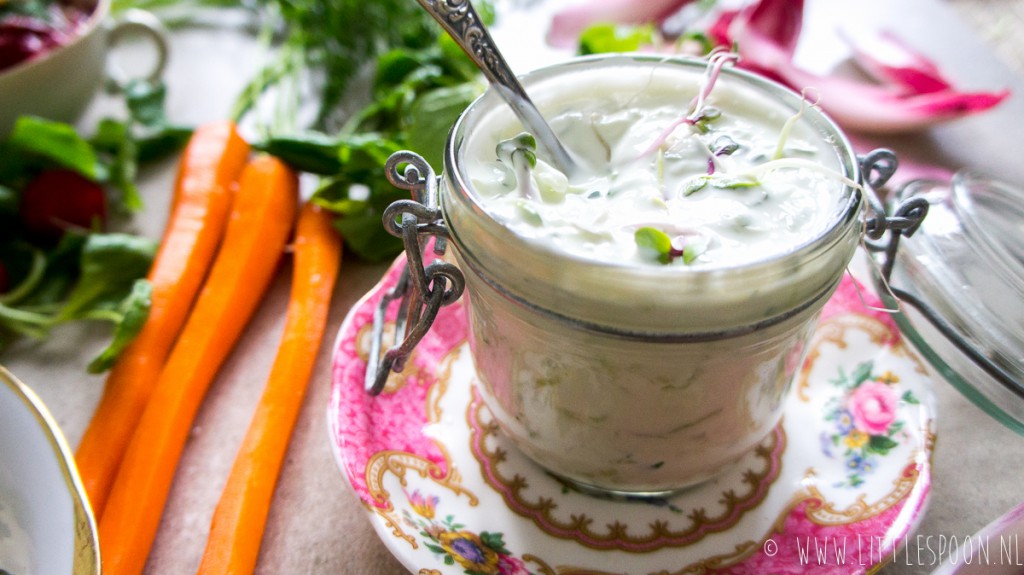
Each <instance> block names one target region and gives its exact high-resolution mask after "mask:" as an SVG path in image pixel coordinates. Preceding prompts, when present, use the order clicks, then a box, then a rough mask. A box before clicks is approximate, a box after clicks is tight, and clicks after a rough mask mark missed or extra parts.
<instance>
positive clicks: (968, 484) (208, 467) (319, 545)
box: [5, 0, 1024, 575]
mask: <svg viewBox="0 0 1024 575" xmlns="http://www.w3.org/2000/svg"><path fill="white" fill-rule="evenodd" d="M858 4H863V5H865V6H866V8H865V11H870V10H874V11H875V12H874V13H875V15H876V16H875V17H876V18H877V19H879V20H880V21H881V22H882V23H883V24H885V25H886V26H887V27H890V28H892V29H894V30H897V31H899V32H900V33H901V34H902V35H904V36H905V37H906V38H907V39H908V40H910V41H912V42H913V43H914V44H915V45H917V46H919V47H921V48H922V49H923V50H924V51H925V52H926V53H928V54H929V55H931V56H932V57H934V58H935V59H936V60H938V61H940V62H942V63H943V65H944V67H945V68H947V70H948V71H949V72H950V74H951V75H952V76H953V77H954V78H955V79H957V80H958V81H963V82H964V83H965V84H967V85H969V86H971V87H978V88H981V87H984V88H999V87H1004V86H1010V87H1012V88H1013V89H1014V91H1015V95H1014V96H1013V98H1012V99H1011V100H1010V101H1008V102H1007V103H1006V105H1004V106H1002V107H1001V108H1000V109H999V110H997V111H994V112H993V113H991V114H986V115H982V116H978V117H976V118H970V119H967V120H963V121H960V122H956V123H953V124H950V125H946V126H942V127H937V128H935V129H934V130H932V131H930V132H928V133H926V134H922V135H917V136H913V137H900V138H893V139H890V140H887V141H885V142H883V143H886V144H887V145H892V146H893V147H896V148H897V149H898V151H900V153H901V154H904V155H905V156H908V157H913V158H920V159H925V160H928V161H931V162H935V163H940V164H945V165H947V166H949V167H951V168H957V167H960V166H968V165H969V166H975V167H982V168H985V169H987V170H989V171H992V172H993V173H995V174H997V175H999V176H1001V177H1004V178H1007V179H1011V180H1015V181H1022V182H1024V162H1021V161H1020V159H1019V148H1018V147H1017V143H1018V142H1019V139H1020V137H1021V136H1022V135H1024V131H1022V128H1024V105H1022V103H1021V95H1022V94H1024V83H1022V81H1021V78H1022V77H1024V72H1022V70H1024V42H1022V35H1021V34H1020V32H1019V30H1020V29H1021V23H1022V14H1024V8H1022V7H1024V2H1022V1H1020V0H948V2H946V3H943V2H940V1H939V0H904V1H902V2H884V1H881V0H875V1H872V2H864V3H858ZM211 54H212V55H215V57H212V56H211ZM251 54H253V46H252V45H251V44H249V43H248V42H246V41H244V40H243V39H241V38H240V37H237V36H235V35H233V34H232V33H229V32H227V33H218V34H211V33H210V32H208V31H199V32H191V33H177V34H176V35H175V37H174V43H173V48H172V59H171V67H170V69H169V72H168V73H169V77H170V102H169V107H170V114H171V117H172V118H175V119H176V120H178V121H181V122H185V123H189V122H199V121H205V120H210V119H214V118H219V117H223V116H225V115H226V114H227V113H228V110H229V105H230V95H231V94H234V93H237V91H238V88H239V86H240V83H241V81H242V80H244V79H245V78H246V77H247V73H246V72H247V70H245V69H244V68H245V67H247V66H251V65H252V59H251V58H250V55H251ZM996 55H997V56H996ZM240 63H243V64H240ZM240 68H243V69H240ZM106 105H107V104H106V103H104V102H102V101H101V102H98V103H97V105H96V106H95V107H94V109H93V110H92V114H93V117H94V118H95V117H96V116H98V115H99V114H101V113H102V112H103V111H104V110H105V109H106V108H105V106H106ZM87 121H88V120H87ZM173 175H174V165H173V163H170V162H169V163H167V164H165V165H163V166H158V167H156V168H152V169H150V170H148V171H147V172H146V173H145V174H143V178H144V181H143V187H144V191H145V194H146V197H147V202H148V205H149V206H150V209H147V210H146V212H144V213H143V214H142V215H141V216H140V217H139V218H137V219H136V223H135V226H136V227H137V228H138V229H139V230H140V231H142V232H143V233H146V234H148V235H150V236H152V237H154V238H155V237H158V236H159V234H160V231H161V230H162V229H163V223H164V219H165V217H166V214H165V212H164V211H163V210H162V209H161V206H164V205H167V201H168V197H169V195H168V193H169V190H170V187H171V185H172V182H173ZM383 269H384V268H383V266H380V265H366V264H359V263H356V262H349V261H346V262H345V263H344V264H343V272H342V276H341V281H340V285H339V286H338V288H337V292H336V296H337V298H336V301H335V304H334V308H333V311H332V315H331V318H330V326H329V328H328V337H327V341H325V342H324V345H323V348H322V350H321V357H320V360H319V362H318V364H317V367H316V371H315V373H314V378H313V381H312V382H311V385H310V388H309V393H308V395H307V398H306V404H305V407H304V409H303V411H302V413H301V415H300V420H299V423H298V427H297V429H296V432H295V437H294V438H293V441H292V445H291V449H290V451H289V453H288V456H287V461H286V464H285V467H284V470H283V473H282V478H281V482H280V484H279V487H278V489H277V493H276V498H275V501H274V504H273V507H272V509H271V511H270V521H269V524H268V528H267V533H266V538H265V540H264V545H263V549H262V555H261V560H260V564H259V568H258V569H257V572H258V573H262V574H282V573H294V574H328V573H329V574H339V573H342V574H348V573H351V574H360V575H398V574H401V573H404V572H405V570H404V569H403V568H402V567H401V565H400V564H399V563H398V562H397V561H396V560H395V559H394V558H393V557H392V556H391V554H390V553H389V552H388V551H387V549H386V548H385V547H384V545H383V543H381V541H380V539H378V537H377V535H376V534H375V533H374V531H373V529H372V528H371V527H370V524H369V522H368V521H367V520H366V517H365V513H364V510H363V509H362V507H361V505H360V504H359V503H358V502H357V500H356V498H355V496H354V495H353V494H352V493H351V492H350V491H349V489H348V488H347V486H346V484H345V482H344V479H343V478H342V476H341V474H340V472H339V471H338V468H337V466H336V464H335V462H334V460H333V456H332V454H331V450H330V447H329V443H328V438H327V429H326V422H325V416H324V413H325V407H326V402H327V396H328V385H329V365H328V363H329V359H328V352H327V350H328V349H329V347H330V344H331V340H332V338H333V334H334V333H335V332H336V331H337V329H338V326H339V325H340V323H341V321H342V319H343V317H344V315H345V313H346V312H347V310H348V308H349V307H350V306H351V305H352V304H353V303H354V302H355V301H356V300H357V299H358V298H359V297H360V296H361V295H362V294H363V293H365V292H366V291H367V290H368V289H370V288H371V287H372V286H373V285H374V284H375V283H376V281H377V279H378V278H379V277H380V275H381V274H382V272H383ZM289 271H290V268H288V267H287V266H283V267H282V269H281V273H280V277H279V278H278V279H277V281H276V282H275V283H274V285H273V286H272V288H271V291H270V294H269V296H268V298H267V300H266V302H265V304H264V305H263V306H262V307H261V309H260V311H259V313H258V314H257V316H256V317H255V318H254V320H253V322H252V324H251V326H250V328H249V330H248V331H247V333H246V335H245V337H244V338H243V340H242V342H241V343H240V345H239V347H238V349H237V350H236V351H235V353H234V354H233V355H232V356H231V358H230V359H229V361H228V362H227V364H226V366H225V367H224V369H223V371H222V373H221V374H220V376H219V378H218V380H217V382H216V383H215V385H214V386H213V388H212V389H211V392H210V394H209V396H208V400H207V401H206V402H205V404H204V406H203V409H202V411H201V412H200V414H199V418H198V420H197V422H196V425H195V427H194V429H193V435H192V438H191V440H190V443H189V446H188V448H187V451H186V453H185V456H184V459H183V460H182V462H181V465H180V467H179V470H178V475H177V477H176V481H175V485H174V489H173V492H172V494H171V499H170V501H169V504H168V508H167V510H166V512H165V514H164V518H163V523H162V526H161V531H160V535H159V538H158V541H157V544H156V547H155V548H154V550H153V553H152V555H151V558H150V562H149V566H148V568H147V573H150V574H161V575H165V574H183V573H190V572H194V571H195V569H196V567H197V565H198V563H199V558H200V557H201V554H202V552H203V547H204V545H205V536H206V532H207V530H208V525H209V520H210V516H211V514H212V510H213V506H214V504H215V502H216V500H217V498H218V497H219V494H220V489H221V486H222V484H223V482H224V479H225V477H226V474H227V471H228V469H229V468H230V466H231V463H232V459H233V457H234V453H235V449H236V447H237V445H238V442H239V441H240V439H241V437H242V434H243V433H244V430H245V427H246V425H247V423H248V418H249V414H250V413H251V408H252V406H253V404H254V402H255V400H256V398H257V396H258V394H259V391H260V389H261V388H262V383H263V380H264V377H265V373H266V371H267V368H268V366H269V363H270V361H271V360H272V358H273V352H274V350H275V347H276V342H277V338H278V336H279V333H280V330H281V327H282V325H283V314H284V308H285V302H286V300H287V291H288V275H289V274H288V272H289ZM98 347H99V342H98V339H97V338H96V337H95V336H94V334H93V333H91V332H89V331H87V330H75V329H71V330H65V331H62V332H61V336H60V338H58V339H55V340H54V341H51V342H49V343H47V344H45V345H36V346H32V345H21V346H19V347H18V348H16V349H14V350H12V351H11V352H10V353H8V354H7V356H6V357H5V363H6V365H8V367H9V368H10V369H11V370H12V371H13V372H14V373H15V374H17V375H18V376H19V377H21V378H22V379H23V380H25V381H26V383H28V384H29V385H31V386H32V387H33V388H34V389H35V390H36V391H37V393H39V395H40V396H41V397H42V398H43V400H44V401H45V402H46V403H47V404H48V405H49V407H50V409H51V410H52V411H53V413H54V415H55V417H56V418H57V421H58V423H59V424H60V425H61V426H62V428H63V429H64V431H65V433H66V435H67V437H68V440H69V442H70V444H71V445H76V444H77V442H78V440H79V438H80V437H81V433H82V430H83V429H84V427H85V425H86V423H87V421H88V418H89V417H90V415H91V413H92V408H93V406H94V405H95V403H96V401H97V399H98V397H99V393H100V391H101V388H102V379H101V378H97V377H89V376H85V375H84V365H85V364H86V363H87V361H88V358H90V357H91V356H92V354H93V353H94V352H95V351H96V350H97V349H98ZM935 392H936V395H937V397H938V406H939V416H938V428H937V437H938V441H937V446H936V450H935V454H934V458H933V470H932V472H933V475H932V480H933V484H932V493H931V504H930V507H929V509H928V511H927V513H926V515H925V517H924V519H923V521H922V523H921V525H920V527H919V530H918V532H917V533H918V534H920V535H922V536H928V535H932V536H935V537H938V536H945V537H959V538H963V537H964V536H966V535H969V534H971V533H973V532H974V531H975V530H977V529H978V528H980V527H982V526H983V525H985V524H986V523H988V522H989V521H990V520H992V519H994V518H995V517H996V516H997V515H999V514H1000V513H1002V512H1003V511H1005V510H1006V509H1008V508H1009V507H1011V506H1013V505H1015V504H1016V503H1018V502H1020V501H1024V482H1022V481H1021V480H1020V478H1019V477H1020V469H1021V462H1022V461H1024V439H1022V438H1021V437H1019V436H1017V435H1015V434H1013V433H1011V432H1010V431H1008V430H1006V429H1005V428H1003V427H1002V426H1000V425H999V424H997V423H996V422H994V421H993V420H991V419H990V418H989V417H988V416H987V415H985V414H984V413H982V412H981V411H980V410H978V409H977V408H975V407H974V406H973V405H971V404H970V403H968V402H967V401H966V400H964V399H963V398H962V397H960V396H959V394H957V393H956V392H955V391H954V390H953V389H952V388H951V387H950V386H948V385H946V384H945V383H944V382H941V381H936V385H935ZM914 541H915V540H914V539H912V540H911V543H912V545H914V544H915V543H914ZM907 563H912V564H910V565H908V564H907ZM933 567H934V565H932V564H930V562H928V561H925V562H923V563H922V562H918V561H917V559H916V557H913V556H910V557H906V556H903V555H900V556H898V557H897V559H896V561H895V562H893V563H891V564H889V565H887V566H885V567H884V568H883V569H882V572H883V573H887V574H909V573H914V574H917V573H928V572H930V571H931V570H932V568H933Z"/></svg>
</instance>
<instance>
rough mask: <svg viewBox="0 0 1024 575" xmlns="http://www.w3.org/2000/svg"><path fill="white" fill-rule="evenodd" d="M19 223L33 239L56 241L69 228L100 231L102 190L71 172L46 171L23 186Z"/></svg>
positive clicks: (104, 210)
mask: <svg viewBox="0 0 1024 575" xmlns="http://www.w3.org/2000/svg"><path fill="white" fill-rule="evenodd" d="M19 211H20V214H21V223H22V225H23V226H24V227H25V230H26V231H27V232H28V233H29V235H31V236H32V237H33V238H34V239H36V240H39V241H43V242H55V241H56V240H58V239H60V237H61V236H62V235H63V234H64V232H65V231H66V230H67V229H68V228H83V229H92V228H93V226H94V225H97V224H98V225H99V226H100V228H102V227H103V226H104V225H105V224H106V221H107V197H106V194H105V193H104V191H103V187H102V186H100V185H99V184H97V183H96V182H93V181H92V180H89V179H88V178H86V177H85V176H82V175H81V174H79V173H78V172H74V171H71V170H64V169H57V170H48V171H46V172H43V173H41V174H39V175H38V176H36V177H35V179H33V180H32V181H31V182H29V183H28V185H27V186H26V187H25V190H24V192H22V195H21V204H20V206H19Z"/></svg>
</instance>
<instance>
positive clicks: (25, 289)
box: [0, 233, 156, 370]
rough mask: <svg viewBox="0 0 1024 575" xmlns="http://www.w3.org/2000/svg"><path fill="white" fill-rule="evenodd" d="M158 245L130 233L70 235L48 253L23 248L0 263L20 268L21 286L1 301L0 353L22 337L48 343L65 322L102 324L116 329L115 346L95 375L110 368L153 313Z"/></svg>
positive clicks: (6, 251) (11, 248)
mask: <svg viewBox="0 0 1024 575" xmlns="http://www.w3.org/2000/svg"><path fill="white" fill-rule="evenodd" d="M155 251H156V244H155V243H154V242H152V241H150V240H147V239H144V238H140V237H137V236H131V235H127V234H99V233H93V234H89V235H87V236H82V235H73V234H69V235H66V236H65V237H64V238H63V239H62V240H61V241H60V243H59V244H58V245H57V246H56V247H54V248H53V249H51V250H49V251H48V252H47V253H45V254H44V253H43V251H42V250H41V249H39V248H33V247H30V246H27V245H25V244H22V243H9V244H5V245H4V246H3V250H2V253H0V258H2V261H3V262H4V263H5V264H8V263H12V264H13V265H12V266H11V267H12V268H13V269H15V270H17V269H18V268H19V265H18V262H19V260H21V261H23V262H26V263H24V264H22V265H21V266H20V267H21V268H23V269H22V271H21V272H20V274H19V275H20V278H21V280H20V282H19V283H18V284H17V285H16V286H14V287H13V288H12V289H10V290H9V291H7V292H6V293H5V294H3V296H2V297H0V348H3V347H6V346H7V345H8V344H10V343H11V342H12V341H13V340H14V338H15V337H17V336H28V337H33V338H43V337H46V336H47V335H49V333H50V331H51V330H52V329H53V328H54V327H56V326H58V325H60V324H62V323H65V322H69V321H76V320H98V321H104V322H109V323H111V324H112V325H113V326H114V341H113V342H112V343H111V344H110V346H109V347H108V348H107V349H106V350H105V351H104V352H103V354H102V356H101V357H102V359H98V360H96V361H95V362H94V364H93V365H92V367H90V370H93V369H101V368H102V369H106V368H108V367H109V366H110V365H111V364H112V363H113V361H114V359H115V358H116V356H117V354H118V353H119V352H120V350H122V349H123V348H124V347H125V346H126V345H127V344H128V343H129V342H130V341H131V339H132V338H134V336H135V335H136V334H137V333H138V331H139V329H141V327H142V324H143V323H144V322H145V320H146V317H147V316H148V314H149V305H150V304H149V295H148V293H149V291H148V290H149V289H150V288H149V282H148V281H146V280H144V279H139V278H141V277H143V276H145V274H146V272H147V271H148V270H149V267H150V265H151V263H152V259H153V255H154V253H155Z"/></svg>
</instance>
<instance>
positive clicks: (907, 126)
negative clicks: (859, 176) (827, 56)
mask: <svg viewBox="0 0 1024 575" xmlns="http://www.w3.org/2000/svg"><path fill="white" fill-rule="evenodd" d="M767 4H770V5H773V6H774V7H775V9H776V10H780V11H787V12H788V11H791V10H793V9H792V8H791V7H790V3H788V2H786V1H784V0H763V1H762V2H760V3H758V4H754V5H751V6H748V7H747V8H745V9H744V10H742V11H741V12H739V13H738V14H736V15H734V16H733V17H732V18H731V22H730V23H729V25H728V29H727V30H726V35H725V36H724V38H725V39H727V40H728V41H729V42H730V43H735V44H736V45H737V46H738V49H739V53H740V66H741V67H744V68H747V69H749V70H752V71H755V72H759V73H761V74H764V75H766V76H769V77H771V78H774V79H776V80H779V81H781V82H782V83H784V84H786V85H788V86H789V87H790V88H793V89H794V90H804V89H808V88H813V89H814V90H816V91H817V92H818V94H819V95H820V98H821V99H820V104H821V107H822V108H823V109H824V110H825V111H826V112H828V113H829V115H831V116H832V117H833V118H834V119H835V120H836V121H837V122H838V123H839V124H840V125H841V126H843V127H844V128H846V129H847V130H851V131H861V132H866V133H886V134H891V133H902V132H913V131H919V130H922V129H925V128H928V127H931V126H933V125H935V124H937V123H939V122H942V121H946V120H952V119H954V118H959V117H962V116H966V115H969V114H973V113H977V112H981V111H984V110H988V109H989V108H992V107H993V106H995V105H997V104H998V103H999V102H1001V101H1003V100H1004V99H1005V98H1006V97H1007V96H1008V95H1009V91H1008V90H1003V91H1000V92H976V93H971V92H959V91H957V90H955V89H953V88H947V89H944V90H939V91H933V92H925V93H907V91H906V88H907V87H906V86H905V85H902V84H900V85H894V84H892V83H891V82H890V83H883V84H875V83H871V82H867V81H861V80H857V79H852V78H843V77H838V76H821V75H817V74H813V73H811V72H808V71H806V70H804V69H802V68H800V67H798V66H796V65H795V64H794V63H793V43H792V42H793V39H792V37H791V33H792V31H793V29H794V28H793V27H792V26H788V27H787V26H784V25H780V24H779V21H780V20H786V21H788V22H790V23H794V22H797V21H798V17H797V16H796V15H794V14H792V13H790V14H788V17H785V18H784V17H783V16H781V15H780V14H773V15H772V16H771V18H768V17H767V16H764V14H765V11H764V10H760V9H759V8H761V5H767ZM793 4H794V5H799V4H802V3H800V2H794V3H793ZM719 33H720V34H721V33H722V32H721V31H720V32H719Z"/></svg>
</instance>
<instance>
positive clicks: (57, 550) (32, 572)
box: [0, 366, 100, 575]
mask: <svg viewBox="0 0 1024 575" xmlns="http://www.w3.org/2000/svg"><path fill="white" fill-rule="evenodd" d="M0 414H2V415H0V569H3V570H6V571H7V572H9V573H13V574H15V575H72V574H74V575H97V574H98V573H99V572H100V558H99V544H98V542H97V540H96V524H95V521H94V519H93V516H92V512H91V511H90V509H89V506H88V505H87V504H86V499H85V492H84V490H83V488H82V484H81V480H80V479H79V477H78V471H77V469H76V468H75V464H74V459H73V456H72V453H71V450H70V449H69V448H68V445H67V442H66V441H65V439H64V436H63V434H62V433H61V431H60V429H59V428H58V427H57V424H56V422H54V420H53V417H52V416H51V415H50V414H49V412H48V411H47V410H46V407H45V406H44V405H43V403H42V401H40V399H39V397H38V396H36V394H35V393H33V392H32V390H31V389H29V388H28V387H27V386H25V385H24V384H23V383H21V382H20V381H18V380H17V379H16V378H15V377H14V376H13V375H11V373H10V372H9V371H7V370H6V369H5V368H4V367H3V366H0Z"/></svg>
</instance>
